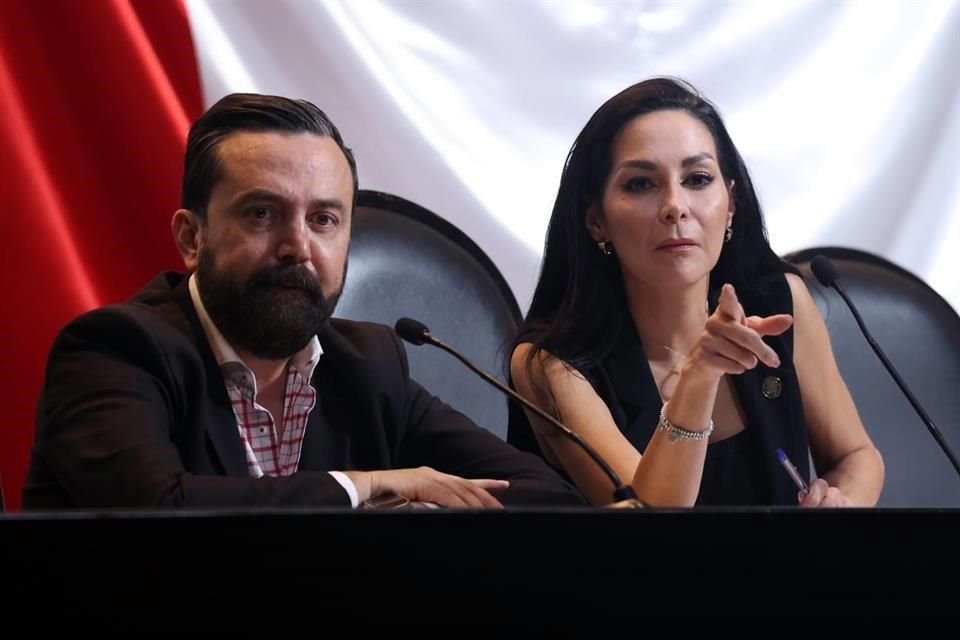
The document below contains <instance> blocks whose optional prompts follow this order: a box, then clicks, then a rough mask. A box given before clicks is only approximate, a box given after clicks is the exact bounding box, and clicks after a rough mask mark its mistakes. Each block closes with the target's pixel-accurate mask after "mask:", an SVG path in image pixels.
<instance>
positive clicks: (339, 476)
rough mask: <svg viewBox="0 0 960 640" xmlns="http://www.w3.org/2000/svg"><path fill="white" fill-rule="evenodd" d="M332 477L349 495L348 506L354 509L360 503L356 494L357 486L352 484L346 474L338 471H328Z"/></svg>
mask: <svg viewBox="0 0 960 640" xmlns="http://www.w3.org/2000/svg"><path fill="white" fill-rule="evenodd" d="M328 473H329V474H330V475H331V476H333V479H334V480H336V481H337V482H339V483H340V486H342V487H343V489H344V490H345V491H346V492H347V495H348V496H350V506H351V507H353V508H354V509H356V508H357V507H358V506H359V505H360V496H358V495H357V488H356V487H355V486H354V485H353V480H351V479H350V478H349V477H347V474H345V473H342V472H340V471H330V472H328Z"/></svg>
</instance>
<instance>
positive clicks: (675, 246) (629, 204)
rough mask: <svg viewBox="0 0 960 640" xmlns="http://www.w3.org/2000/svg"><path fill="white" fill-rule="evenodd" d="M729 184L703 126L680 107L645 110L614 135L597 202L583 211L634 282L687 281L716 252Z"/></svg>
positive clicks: (729, 212)
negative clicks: (600, 195) (601, 190)
mask: <svg viewBox="0 0 960 640" xmlns="http://www.w3.org/2000/svg"><path fill="white" fill-rule="evenodd" d="M732 187H733V185H732V184H731V185H728V184H725V183H724V178H723V176H722V175H721V173H720V165H719V164H718V161H717V149H716V144H715V142H714V140H713V136H712V135H711V134H710V131H709V130H708V129H707V128H706V127H705V126H704V125H703V123H701V122H700V121H699V120H697V119H696V118H694V117H693V116H691V115H689V114H687V113H685V112H683V111H656V112H653V113H648V114H644V115H642V116H638V117H636V118H634V119H633V120H631V121H629V122H628V123H627V124H626V125H624V127H623V129H622V130H621V131H620V133H618V134H617V137H616V138H615V139H614V142H613V149H612V164H611V171H610V175H609V176H607V181H606V184H605V185H604V190H603V198H602V204H601V206H600V207H597V206H594V207H592V208H591V209H590V211H589V212H588V214H587V227H588V229H589V231H590V235H591V236H592V237H593V239H594V240H595V241H598V242H599V241H602V240H607V241H609V242H610V244H612V245H613V249H614V252H615V253H616V256H617V259H618V260H619V261H620V266H621V267H622V269H623V273H624V277H625V278H627V279H632V280H634V281H635V282H636V284H640V285H643V286H652V287H662V286H677V285H684V284H694V283H697V282H699V281H701V280H703V279H704V278H706V277H708V276H709V274H710V271H711V270H712V269H713V267H714V265H716V264H717V260H718V259H719V257H720V250H721V249H722V248H723V241H724V235H725V233H726V227H727V224H728V222H730V221H731V220H732V219H733V198H732ZM629 284H630V283H628V285H629Z"/></svg>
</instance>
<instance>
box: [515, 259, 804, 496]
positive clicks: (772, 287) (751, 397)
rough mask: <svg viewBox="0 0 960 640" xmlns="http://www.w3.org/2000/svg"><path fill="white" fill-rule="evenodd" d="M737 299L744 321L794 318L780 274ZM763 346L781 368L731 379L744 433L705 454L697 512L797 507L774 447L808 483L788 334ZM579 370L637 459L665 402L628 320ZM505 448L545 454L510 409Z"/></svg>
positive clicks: (793, 489) (760, 369)
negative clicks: (611, 344)
mask: <svg viewBox="0 0 960 640" xmlns="http://www.w3.org/2000/svg"><path fill="white" fill-rule="evenodd" d="M738 295H739V298H740V302H741V304H742V305H743V308H744V310H745V311H746V313H747V315H758V316H768V315H773V314H778V313H793V298H792V296H791V295H790V285H789V284H788V283H787V280H786V277H784V275H783V274H775V275H774V276H770V277H769V279H765V280H764V282H763V283H762V284H761V285H760V286H758V287H756V289H755V291H754V292H753V293H746V292H738ZM764 340H765V341H766V343H767V344H769V345H770V346H771V347H772V348H773V349H774V350H775V351H776V352H777V355H778V356H779V357H780V363H781V366H780V367H778V368H775V369H774V368H770V367H767V366H766V365H764V364H763V363H760V364H758V365H757V367H755V368H754V369H752V370H750V371H747V372H745V373H743V374H741V375H736V376H731V380H732V382H733V387H734V390H735V392H736V395H737V398H738V400H739V401H740V405H741V407H742V409H743V413H744V415H745V418H746V420H745V424H746V428H745V429H744V430H743V431H741V432H739V433H737V434H735V435H733V436H731V437H729V438H725V439H723V440H720V441H718V442H715V443H711V444H710V445H709V446H708V447H707V456H706V462H705V464H704V469H703V477H702V480H701V483H700V494H699V496H698V497H697V505H796V504H797V488H796V486H795V485H794V484H793V482H792V481H791V479H790V477H789V476H788V475H787V473H786V471H785V470H784V469H783V467H782V466H781V465H780V461H779V459H778V458H777V454H776V450H777V449H778V448H779V449H783V450H784V452H786V454H787V455H788V456H789V457H790V460H791V461H792V462H793V464H794V465H796V467H797V469H798V470H799V471H800V475H801V476H803V477H804V478H809V475H810V474H809V458H808V444H807V426H806V421H805V419H804V415H803V404H802V400H801V396H800V387H799V385H798V383H797V376H796V371H795V369H794V367H793V328H792V327H791V328H790V329H789V330H787V331H786V332H784V333H783V334H781V335H779V336H768V337H766V338H764ZM579 371H580V373H582V374H583V376H584V377H585V378H586V379H587V380H588V381H589V382H590V384H591V385H592V386H593V388H594V390H596V392H597V394H598V395H599V396H600V397H601V398H602V399H603V401H604V402H605V403H606V404H607V407H609V409H610V413H611V414H612V415H613V419H614V421H615V422H616V424H617V426H618V427H619V428H620V431H621V432H623V434H624V435H625V436H626V438H627V439H628V440H629V441H630V443H631V444H632V445H633V446H634V447H636V449H637V451H640V452H641V453H642V452H643V451H644V450H645V449H646V447H647V444H648V443H649V441H650V438H652V437H653V434H654V431H655V429H656V426H657V421H658V419H659V416H660V409H661V407H662V402H661V400H660V394H659V392H658V390H657V386H656V382H655V381H654V378H653V373H652V372H651V370H650V366H649V363H648V361H647V357H646V354H645V353H644V350H643V345H642V344H641V342H640V339H639V337H638V336H637V333H636V330H635V328H634V326H633V323H632V322H631V321H630V319H629V317H628V318H626V319H625V322H624V325H623V327H622V329H621V330H620V336H619V340H618V341H617V345H616V347H615V348H614V349H613V351H612V352H611V353H610V354H609V355H608V356H607V357H606V358H604V359H603V360H601V361H599V362H597V363H595V364H594V363H591V364H590V365H589V366H586V367H582V368H580V369H579ZM507 441H508V442H510V443H511V444H512V445H514V446H515V447H517V448H519V449H521V450H525V451H529V452H533V453H536V454H538V455H541V456H542V455H543V453H542V452H541V451H540V448H539V445H538V443H537V440H536V438H535V437H534V435H533V431H532V430H531V428H530V423H529V422H528V421H527V418H526V415H525V414H524V413H523V410H522V409H521V408H520V407H519V406H518V405H516V403H513V402H511V403H510V422H509V426H508V430H507ZM561 472H562V470H561ZM564 475H566V474H564ZM623 480H624V481H627V482H629V478H624V479H623ZM611 491H612V489H611Z"/></svg>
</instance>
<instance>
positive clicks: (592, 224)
mask: <svg viewBox="0 0 960 640" xmlns="http://www.w3.org/2000/svg"><path fill="white" fill-rule="evenodd" d="M586 223H587V232H588V233H589V234H590V237H591V238H593V241H594V242H604V241H605V240H609V238H607V225H606V223H605V222H604V220H603V212H602V211H601V210H600V206H599V205H596V204H592V205H590V208H589V209H587V218H586Z"/></svg>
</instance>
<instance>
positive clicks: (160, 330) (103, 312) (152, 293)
mask: <svg viewBox="0 0 960 640" xmlns="http://www.w3.org/2000/svg"><path fill="white" fill-rule="evenodd" d="M184 280H185V276H184V274H181V273H177V272H173V271H167V272H162V273H160V274H158V275H157V276H156V277H154V278H153V279H152V280H150V282H148V283H147V284H146V285H144V287H143V288H141V289H140V290H139V291H137V292H136V293H135V294H133V295H132V296H131V297H129V298H128V299H127V300H124V301H123V302H118V303H112V304H107V305H104V306H101V307H97V308H96V309H92V310H90V311H87V312H85V313H82V314H80V315H79V316H77V317H76V318H74V319H73V320H72V321H71V322H69V323H68V324H67V325H66V326H65V327H64V328H63V329H62V330H61V335H64V334H71V333H76V332H83V333H89V332H90V331H95V332H98V333H99V332H103V333H104V335H105V336H109V335H110V332H117V333H116V335H115V336H114V337H115V339H118V340H119V339H122V338H123V337H124V336H128V335H129V334H130V333H131V332H138V331H142V332H145V333H151V334H165V333H169V334H170V335H178V334H183V333H185V332H189V325H190V321H189V318H188V315H187V311H186V310H185V309H184V305H183V304H182V301H180V300H178V297H179V296H180V293H179V288H180V286H181V283H182V282H183V281H184ZM187 299H188V298H187Z"/></svg>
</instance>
